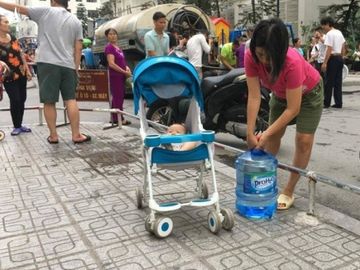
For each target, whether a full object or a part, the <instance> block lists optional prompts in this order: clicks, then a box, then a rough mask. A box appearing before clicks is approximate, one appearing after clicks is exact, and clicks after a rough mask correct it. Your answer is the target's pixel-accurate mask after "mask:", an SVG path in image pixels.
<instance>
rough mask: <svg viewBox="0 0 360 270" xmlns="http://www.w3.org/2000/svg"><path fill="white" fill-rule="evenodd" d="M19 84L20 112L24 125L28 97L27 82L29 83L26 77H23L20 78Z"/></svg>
mask: <svg viewBox="0 0 360 270" xmlns="http://www.w3.org/2000/svg"><path fill="white" fill-rule="evenodd" d="M18 81H19V82H18V85H19V94H20V103H21V106H20V109H19V113H20V125H21V126H22V122H23V118H24V111H25V101H26V98H27V90H26V84H27V80H26V77H24V78H21V79H19V80H18Z"/></svg>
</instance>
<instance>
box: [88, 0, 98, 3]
mask: <svg viewBox="0 0 360 270" xmlns="http://www.w3.org/2000/svg"><path fill="white" fill-rule="evenodd" d="M86 2H88V3H96V2H97V0H86Z"/></svg>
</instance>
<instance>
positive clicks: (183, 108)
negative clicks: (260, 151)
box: [146, 69, 270, 140]
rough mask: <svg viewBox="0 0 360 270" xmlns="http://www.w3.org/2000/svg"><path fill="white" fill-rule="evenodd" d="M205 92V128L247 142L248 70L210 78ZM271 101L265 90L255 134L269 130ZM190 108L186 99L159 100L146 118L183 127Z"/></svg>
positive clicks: (203, 81)
mask: <svg viewBox="0 0 360 270" xmlns="http://www.w3.org/2000/svg"><path fill="white" fill-rule="evenodd" d="M201 90H202V93H203V98H204V106H205V114H204V115H203V117H202V122H203V126H204V128H205V129H207V130H214V131H215V132H225V133H230V134H233V135H235V136H236V137H239V138H241V139H244V140H245V139H246V133H247V125H246V118H247V117H246V114H247V111H246V108H247V97H248V92H247V84H246V77H245V72H244V69H233V70H231V71H230V72H228V73H226V74H224V75H220V76H213V77H206V78H204V79H203V80H202V82H201ZM269 100H270V93H269V91H268V90H266V89H264V88H262V89H261V104H260V109H259V113H258V116H257V120H256V130H255V132H261V131H264V130H266V128H267V127H268V119H269ZM188 106H189V100H188V99H186V98H176V99H162V100H158V101H157V102H155V103H153V104H151V106H150V107H149V109H148V111H147V115H146V117H147V119H149V120H152V121H154V122H157V123H160V124H163V125H166V126H169V125H171V124H173V123H181V122H184V121H185V118H186V112H187V108H188Z"/></svg>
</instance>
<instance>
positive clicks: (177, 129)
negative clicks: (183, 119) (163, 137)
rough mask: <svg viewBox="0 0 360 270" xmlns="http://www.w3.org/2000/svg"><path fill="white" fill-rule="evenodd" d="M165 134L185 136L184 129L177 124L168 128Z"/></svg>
mask: <svg viewBox="0 0 360 270" xmlns="http://www.w3.org/2000/svg"><path fill="white" fill-rule="evenodd" d="M167 133H168V134H170V135H180V134H185V127H184V126H182V125H179V124H174V125H171V126H170V127H169V128H168V131H167Z"/></svg>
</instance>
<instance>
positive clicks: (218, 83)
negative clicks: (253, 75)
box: [201, 68, 245, 97]
mask: <svg viewBox="0 0 360 270" xmlns="http://www.w3.org/2000/svg"><path fill="white" fill-rule="evenodd" d="M243 74H245V70H244V69H243V68H235V69H232V70H230V71H229V72H228V73H226V74H223V75H219V76H211V77H206V78H204V79H203V80H202V82H201V89H202V92H203V95H204V97H206V96H208V95H209V94H210V93H211V92H212V91H213V90H214V89H218V88H220V87H222V86H224V85H227V84H230V83H232V82H233V81H234V80H235V79H236V78H237V77H238V76H241V75H243Z"/></svg>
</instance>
